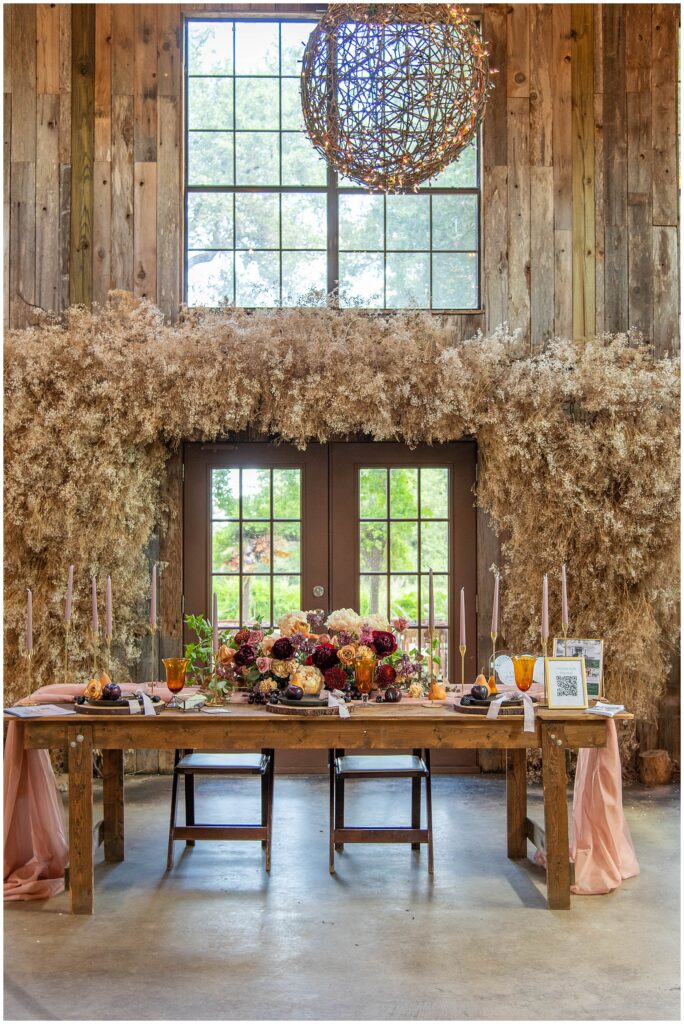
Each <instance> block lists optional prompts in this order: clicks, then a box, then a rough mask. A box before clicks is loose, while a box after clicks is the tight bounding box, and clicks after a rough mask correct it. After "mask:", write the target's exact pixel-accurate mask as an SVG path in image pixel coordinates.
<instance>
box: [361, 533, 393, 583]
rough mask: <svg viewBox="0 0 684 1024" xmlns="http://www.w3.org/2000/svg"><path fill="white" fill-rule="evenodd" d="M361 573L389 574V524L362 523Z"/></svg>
mask: <svg viewBox="0 0 684 1024" xmlns="http://www.w3.org/2000/svg"><path fill="white" fill-rule="evenodd" d="M360 537H361V543H360V546H359V568H360V569H361V572H387V523H361V526H360Z"/></svg>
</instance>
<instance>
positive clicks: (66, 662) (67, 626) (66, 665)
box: [64, 620, 71, 683]
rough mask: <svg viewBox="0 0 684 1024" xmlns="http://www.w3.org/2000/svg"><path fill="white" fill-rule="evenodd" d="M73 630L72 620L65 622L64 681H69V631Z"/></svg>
mask: <svg viewBox="0 0 684 1024" xmlns="http://www.w3.org/2000/svg"><path fill="white" fill-rule="evenodd" d="M70 632H71V620H68V621H67V622H65V623H64V682H65V683H68V682H69V633H70Z"/></svg>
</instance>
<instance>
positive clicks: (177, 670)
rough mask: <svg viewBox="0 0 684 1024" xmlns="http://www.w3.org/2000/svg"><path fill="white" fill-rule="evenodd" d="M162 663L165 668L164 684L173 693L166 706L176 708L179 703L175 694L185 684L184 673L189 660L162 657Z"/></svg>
mask: <svg viewBox="0 0 684 1024" xmlns="http://www.w3.org/2000/svg"><path fill="white" fill-rule="evenodd" d="M162 664H163V666H164V668H165V670H166V685H167V686H168V688H169V690H170V691H171V693H172V694H173V698H172V700H170V701H169V704H168V705H167V706H168V707H170V708H177V707H178V706H179V705H178V702H177V700H176V694H179V693H180V692H181V690H182V689H183V687H184V686H185V673H186V671H187V668H188V665H189V664H190V662H189V660H188V659H187V658H163V659H162Z"/></svg>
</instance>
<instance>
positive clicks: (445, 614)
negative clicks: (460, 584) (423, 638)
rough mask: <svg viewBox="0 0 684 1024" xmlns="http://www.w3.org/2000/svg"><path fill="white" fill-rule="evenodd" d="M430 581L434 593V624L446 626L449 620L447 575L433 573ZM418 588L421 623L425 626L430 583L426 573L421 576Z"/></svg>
mask: <svg viewBox="0 0 684 1024" xmlns="http://www.w3.org/2000/svg"><path fill="white" fill-rule="evenodd" d="M432 581H433V588H434V594H435V626H447V625H448V622H449V577H448V576H435V575H433V577H432ZM420 588H421V598H422V600H421V607H422V613H421V614H422V620H423V625H424V626H427V624H428V611H429V609H428V604H429V592H430V584H429V579H428V576H427V575H425V576H421V578H420Z"/></svg>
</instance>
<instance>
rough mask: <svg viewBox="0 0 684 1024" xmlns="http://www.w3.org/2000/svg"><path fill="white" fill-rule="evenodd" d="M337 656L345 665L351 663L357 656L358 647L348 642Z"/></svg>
mask: <svg viewBox="0 0 684 1024" xmlns="http://www.w3.org/2000/svg"><path fill="white" fill-rule="evenodd" d="M337 657H338V658H339V659H340V661H341V662H342V664H343V665H351V664H352V662H353V661H354V658H355V657H356V648H355V647H354V645H353V644H346V645H345V646H344V647H340V649H339V651H338V652H337Z"/></svg>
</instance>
